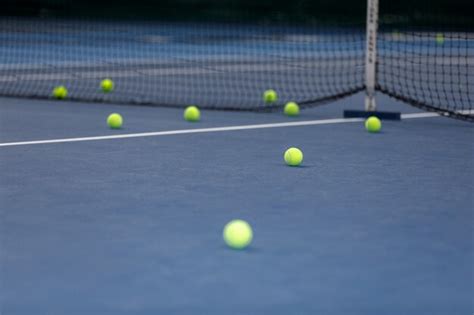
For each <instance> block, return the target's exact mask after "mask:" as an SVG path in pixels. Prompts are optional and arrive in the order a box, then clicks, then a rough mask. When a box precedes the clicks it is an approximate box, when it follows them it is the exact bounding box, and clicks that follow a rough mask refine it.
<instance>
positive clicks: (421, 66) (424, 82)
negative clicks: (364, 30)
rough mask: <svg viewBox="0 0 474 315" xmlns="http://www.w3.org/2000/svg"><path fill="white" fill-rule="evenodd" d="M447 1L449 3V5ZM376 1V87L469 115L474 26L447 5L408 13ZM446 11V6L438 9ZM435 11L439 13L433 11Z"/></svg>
mask: <svg viewBox="0 0 474 315" xmlns="http://www.w3.org/2000/svg"><path fill="white" fill-rule="evenodd" d="M455 4H456V1H453V3H452V6H455ZM393 5H394V4H391V3H388V2H386V1H382V2H381V8H380V9H381V17H380V27H379V28H380V30H379V40H378V59H377V60H378V62H377V83H376V89H377V90H379V91H381V92H383V93H385V94H388V95H390V96H393V97H395V98H397V99H400V100H402V101H404V102H407V103H409V104H411V105H414V106H416V107H419V108H422V109H424V110H429V111H435V112H439V113H441V114H444V115H449V116H451V117H454V118H460V119H467V120H471V121H473V120H474V116H473V114H474V104H473V100H474V32H473V31H474V27H473V21H474V20H472V19H466V18H463V15H462V13H461V12H458V13H456V15H457V16H455V17H454V16H453V14H454V13H452V12H450V11H449V9H450V8H451V9H452V7H451V6H448V7H446V8H443V7H442V6H438V7H436V9H437V11H435V12H430V13H424V12H423V8H426V7H428V6H429V5H430V4H429V2H426V1H421V4H419V6H420V7H421V8H420V9H418V11H417V8H416V7H415V8H414V10H415V14H413V16H400V15H395V14H391V15H390V14H389V13H391V12H392V13H393V12H397V8H396V7H393ZM444 10H446V11H444ZM439 11H441V12H439Z"/></svg>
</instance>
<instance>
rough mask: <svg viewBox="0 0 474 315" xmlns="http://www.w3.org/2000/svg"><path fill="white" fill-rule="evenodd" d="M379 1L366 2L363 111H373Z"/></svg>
mask: <svg viewBox="0 0 474 315" xmlns="http://www.w3.org/2000/svg"><path fill="white" fill-rule="evenodd" d="M378 19H379V0H367V26H366V27H367V35H366V36H367V38H366V41H367V42H366V48H365V92H366V94H365V110H366V111H372V112H373V111H375V110H376V104H375V79H376V70H377V69H376V66H377V29H378Z"/></svg>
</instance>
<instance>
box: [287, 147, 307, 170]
mask: <svg viewBox="0 0 474 315" xmlns="http://www.w3.org/2000/svg"><path fill="white" fill-rule="evenodd" d="M284 158H285V162H286V164H288V165H289V166H298V165H300V164H301V162H303V152H301V150H300V149H298V148H289V149H288V150H286V151H285V155H284Z"/></svg>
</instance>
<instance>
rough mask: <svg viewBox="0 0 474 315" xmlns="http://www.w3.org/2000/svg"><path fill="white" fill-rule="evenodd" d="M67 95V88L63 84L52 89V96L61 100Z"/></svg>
mask: <svg viewBox="0 0 474 315" xmlns="http://www.w3.org/2000/svg"><path fill="white" fill-rule="evenodd" d="M66 96H67V89H66V87H65V86H64V85H60V86H57V87H55V88H54V90H53V97H54V98H56V99H58V100H62V99H65V98H66Z"/></svg>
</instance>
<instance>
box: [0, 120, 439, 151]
mask: <svg viewBox="0 0 474 315" xmlns="http://www.w3.org/2000/svg"><path fill="white" fill-rule="evenodd" d="M438 116H439V115H438V114H436V113H414V114H403V115H402V119H414V118H427V117H438ZM362 121H364V119H363V118H334V119H320V120H306V121H295V122H282V123H272V124H257V125H240V126H227V127H213V128H200V129H181V130H169V131H156V132H142V133H129V134H120V135H107V136H95V137H80V138H64V139H50V140H35V141H21V142H5V143H0V147H13V146H21V145H30V144H49V143H65V142H84V141H98V140H112V139H127V138H144V137H157V136H171V135H182V134H193V133H209V132H224V131H238V130H251V129H267V128H284V127H299V126H311V125H330V124H341V123H351V122H362Z"/></svg>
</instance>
